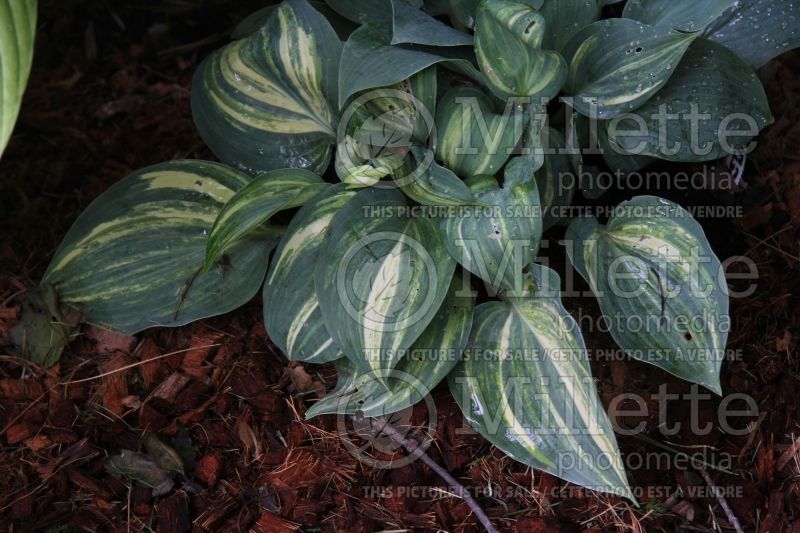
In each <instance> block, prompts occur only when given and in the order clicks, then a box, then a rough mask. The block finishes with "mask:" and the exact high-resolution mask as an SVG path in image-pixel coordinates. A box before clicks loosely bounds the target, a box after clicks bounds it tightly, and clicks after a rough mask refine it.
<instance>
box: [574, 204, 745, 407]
mask: <svg viewBox="0 0 800 533" xmlns="http://www.w3.org/2000/svg"><path fill="white" fill-rule="evenodd" d="M567 243H568V245H567V252H568V253H569V255H570V259H571V260H572V263H573V265H574V266H575V268H576V270H578V272H579V273H580V274H581V275H582V276H583V277H584V278H585V279H586V281H587V282H588V283H589V285H590V286H591V288H592V291H593V292H594V293H595V295H596V296H597V299H598V301H599V302H600V310H601V311H602V313H603V316H604V317H605V320H606V323H607V324H609V326H610V327H609V329H610V331H611V335H612V336H613V337H614V340H615V341H616V342H617V344H619V346H620V347H621V348H622V349H623V350H625V352H626V353H627V354H628V355H630V356H631V357H633V358H635V359H639V360H641V361H645V362H647V363H651V364H653V365H656V366H657V367H659V368H662V369H664V370H666V371H667V372H670V373H672V374H674V375H676V376H678V377H680V378H683V379H686V380H689V381H692V382H694V383H699V384H700V385H704V386H705V387H708V388H709V389H711V390H713V391H714V392H716V393H717V394H721V387H720V382H719V370H720V366H721V365H722V361H723V359H724V356H725V353H724V352H725V343H726V340H727V338H728V329H729V327H730V317H729V315H728V293H727V285H726V284H725V278H724V275H721V268H720V262H719V260H718V259H717V257H716V256H715V255H714V252H713V251H712V250H711V246H710V245H709V244H708V240H707V239H706V237H705V234H704V233H703V229H702V228H701V227H700V225H699V224H698V223H697V222H696V221H695V220H694V219H693V218H692V216H691V215H690V214H689V213H688V212H687V211H685V210H683V209H682V208H681V207H680V206H678V205H676V204H674V203H672V202H670V201H668V200H664V199H662V198H656V197H654V196H637V197H635V198H634V199H633V200H630V201H628V202H623V203H622V204H620V205H619V206H618V208H617V210H616V211H615V215H614V217H613V218H611V219H610V220H609V222H608V225H606V226H601V225H599V224H598V223H597V220H595V219H594V218H581V219H577V220H575V221H574V222H573V223H572V225H571V226H570V227H569V230H568V232H567Z"/></svg>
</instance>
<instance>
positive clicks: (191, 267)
mask: <svg viewBox="0 0 800 533" xmlns="http://www.w3.org/2000/svg"><path fill="white" fill-rule="evenodd" d="M249 182H250V180H249V178H248V177H247V176H245V175H244V174H241V173H240V172H237V171H235V170H233V169H231V168H229V167H225V166H223V165H220V164H218V163H210V162H206V161H188V160H187V161H170V162H168V163H161V164H159V165H155V166H152V167H148V168H145V169H143V170H140V171H138V172H136V173H134V174H131V175H130V176H128V177H126V178H124V179H123V180H121V181H119V182H117V183H116V184H114V185H113V186H112V187H111V188H109V189H108V190H107V191H106V192H105V193H103V194H102V195H100V196H99V197H98V198H97V199H96V200H95V201H94V202H92V203H91V205H89V207H88V208H87V209H86V210H85V211H84V212H83V213H82V214H81V215H80V217H78V220H77V221H75V224H73V226H72V228H70V230H69V231H68V232H67V235H66V236H65V237H64V240H63V241H62V242H61V245H60V246H59V248H58V250H57V251H56V254H55V257H53V260H52V261H51V262H50V266H49V267H48V269H47V272H46V273H45V276H44V280H43V281H44V282H45V283H50V284H52V285H53V286H54V287H55V289H56V290H57V292H58V294H59V297H60V299H61V302H62V303H67V304H70V305H72V306H74V307H76V308H78V309H80V310H81V311H82V313H83V315H84V316H85V317H86V320H87V321H88V322H91V323H93V324H97V325H99V326H102V327H106V328H109V329H113V330H116V331H121V332H123V333H126V334H128V335H133V334H134V333H137V332H139V331H141V330H143V329H147V328H149V327H153V326H181V325H183V324H188V323H189V322H194V321H195V320H199V319H201V318H205V317H209V316H213V315H219V314H222V313H226V312H228V311H231V310H233V309H236V308H237V307H239V306H241V305H242V304H244V303H245V302H247V301H248V300H249V299H250V298H252V297H253V295H254V294H255V293H256V291H257V290H258V288H259V286H260V285H261V282H262V281H263V280H264V274H265V272H266V268H267V255H268V254H269V251H270V250H271V249H272V248H273V247H274V246H275V244H277V237H278V234H277V233H276V231H275V230H274V229H265V230H263V231H261V232H259V233H258V234H254V235H252V236H250V237H249V238H247V239H244V240H242V241H240V242H239V243H237V244H236V245H234V246H233V248H231V250H230V251H229V252H228V253H227V254H225V255H224V256H223V257H222V258H221V260H220V261H218V262H217V263H216V264H214V266H213V267H212V268H211V269H210V270H209V271H208V272H205V273H204V272H201V271H202V266H203V258H204V252H205V247H206V240H207V239H208V232H209V230H211V226H212V225H213V223H214V220H215V219H216V218H217V215H218V213H219V212H220V210H221V209H222V207H223V205H225V203H226V202H227V201H228V200H230V199H231V198H232V197H233V196H234V195H235V194H236V192H237V191H239V190H240V189H242V188H244V187H245V186H246V185H247V184H248V183H249Z"/></svg>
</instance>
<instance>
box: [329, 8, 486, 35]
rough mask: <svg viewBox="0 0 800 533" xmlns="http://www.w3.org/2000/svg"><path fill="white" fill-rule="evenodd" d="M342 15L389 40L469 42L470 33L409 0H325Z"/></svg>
mask: <svg viewBox="0 0 800 533" xmlns="http://www.w3.org/2000/svg"><path fill="white" fill-rule="evenodd" d="M327 1H328V4H330V6H331V7H333V9H335V10H336V11H337V12H339V13H340V14H341V15H342V16H344V17H346V18H348V19H350V20H352V21H354V22H358V23H360V24H369V25H371V26H372V27H373V28H375V29H376V30H378V31H380V32H381V33H382V34H383V35H385V36H386V37H387V38H388V39H389V44H423V45H429V46H470V45H472V36H470V35H467V34H466V33H463V32H460V31H458V30H456V29H453V28H451V27H450V26H448V25H447V24H444V23H443V22H440V21H438V20H436V19H435V18H433V17H432V16H430V15H429V14H427V13H425V12H424V11H422V10H421V9H419V7H420V5H421V2H411V1H409V0H327Z"/></svg>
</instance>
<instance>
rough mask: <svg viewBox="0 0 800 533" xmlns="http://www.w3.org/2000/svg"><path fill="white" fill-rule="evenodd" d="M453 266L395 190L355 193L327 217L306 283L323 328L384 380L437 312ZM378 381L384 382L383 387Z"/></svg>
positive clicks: (431, 227) (436, 236)
mask: <svg viewBox="0 0 800 533" xmlns="http://www.w3.org/2000/svg"><path fill="white" fill-rule="evenodd" d="M454 269H455V262H454V261H453V259H452V258H451V257H450V255H449V254H448V253H447V250H446V249H445V247H444V244H443V243H442V238H441V235H440V233H439V231H438V230H437V228H436V226H435V224H433V222H431V221H430V220H428V219H425V218H412V217H410V216H409V213H408V204H407V203H406V201H405V197H404V196H403V194H402V193H401V192H400V191H398V190H396V189H378V188H374V187H373V188H370V189H363V190H361V191H359V192H358V194H356V195H355V196H354V197H353V198H351V199H350V200H349V201H348V202H347V203H345V204H344V206H342V208H341V209H339V211H338V212H337V213H336V214H335V215H334V216H333V219H332V220H331V223H330V228H329V230H328V232H327V234H326V236H325V244H324V247H323V249H322V251H321V252H320V254H319V257H318V260H317V269H316V273H315V276H314V281H315V283H316V288H317V296H318V297H319V306H320V310H321V312H322V318H323V320H324V323H325V326H326V327H327V328H328V331H329V332H330V334H331V337H332V338H333V340H334V343H335V344H336V345H337V346H338V347H339V348H340V349H341V350H342V351H343V352H344V353H345V355H347V357H349V358H350V359H351V361H353V363H354V364H355V365H356V366H358V367H359V368H360V369H363V370H365V371H372V372H374V373H375V374H374V375H375V376H376V378H377V379H380V380H382V381H384V380H385V379H386V378H387V376H388V372H389V371H390V370H391V369H392V368H394V366H395V365H396V364H397V362H398V361H399V359H400V354H401V353H402V352H403V351H404V350H407V349H408V348H410V347H411V345H412V343H413V342H414V341H415V340H417V337H419V336H420V334H421V333H422V332H423V331H424V330H425V328H426V327H427V326H428V324H429V323H430V322H431V320H432V319H433V316H434V314H435V313H436V311H437V310H438V309H439V307H440V306H441V303H442V300H443V299H444V297H445V294H446V293H447V288H448V287H449V285H450V279H451V278H452V275H453V271H454ZM384 383H385V381H384Z"/></svg>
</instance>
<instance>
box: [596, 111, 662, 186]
mask: <svg viewBox="0 0 800 533" xmlns="http://www.w3.org/2000/svg"><path fill="white" fill-rule="evenodd" d="M597 142H598V144H599V146H600V149H601V150H602V151H603V161H605V162H606V165H608V167H609V168H610V169H611V170H612V171H614V172H615V173H616V172H621V173H623V174H627V173H630V172H637V171H639V170H642V169H643V168H645V167H647V166H648V165H650V164H651V163H653V162H654V161H655V160H656V158H654V157H651V156H649V155H636V154H632V153H630V152H627V151H625V149H624V148H622V147H621V146H620V145H619V144H617V142H616V141H614V140H611V139H609V138H608V122H606V121H600V122H598V127H597Z"/></svg>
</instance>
